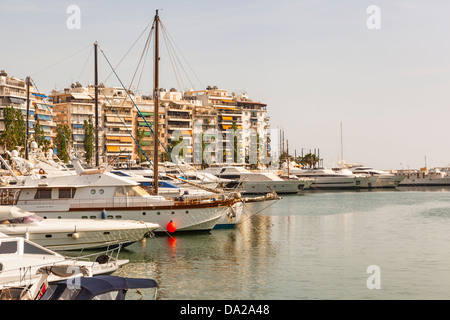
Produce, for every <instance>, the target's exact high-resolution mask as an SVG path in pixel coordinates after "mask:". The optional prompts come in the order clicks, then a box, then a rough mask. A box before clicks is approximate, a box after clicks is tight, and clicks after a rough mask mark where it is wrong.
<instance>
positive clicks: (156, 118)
mask: <svg viewBox="0 0 450 320" xmlns="http://www.w3.org/2000/svg"><path fill="white" fill-rule="evenodd" d="M158 33H159V16H158V10H156V15H155V82H154V86H155V87H154V90H153V97H154V101H155V112H154V113H153V114H154V128H155V130H154V141H153V142H154V147H153V185H154V188H155V194H158V136H159V34H158Z"/></svg>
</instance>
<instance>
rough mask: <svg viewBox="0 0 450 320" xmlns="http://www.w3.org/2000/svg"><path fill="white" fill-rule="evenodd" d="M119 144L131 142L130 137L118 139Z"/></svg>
mask: <svg viewBox="0 0 450 320" xmlns="http://www.w3.org/2000/svg"><path fill="white" fill-rule="evenodd" d="M120 142H133V138H132V137H120Z"/></svg>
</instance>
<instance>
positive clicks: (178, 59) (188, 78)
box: [162, 28, 195, 88]
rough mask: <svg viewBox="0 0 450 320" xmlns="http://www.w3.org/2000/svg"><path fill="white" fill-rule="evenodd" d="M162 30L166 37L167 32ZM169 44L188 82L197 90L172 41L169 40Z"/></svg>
mask: <svg viewBox="0 0 450 320" xmlns="http://www.w3.org/2000/svg"><path fill="white" fill-rule="evenodd" d="M162 30H163V32H162V34H163V35H165V32H166V30H165V29H164V28H163V29H162ZM167 39H168V38H167ZM167 42H168V43H169V45H170V47H171V48H172V50H173V53H174V55H175V57H176V58H177V61H178V63H179V64H180V67H181V69H182V70H183V71H184V74H185V76H186V78H187V80H188V81H189V82H190V84H191V86H192V88H195V86H194V84H193V83H192V81H191V79H190V77H189V75H188V74H187V72H186V70H185V69H184V66H183V64H182V63H181V61H180V58H179V57H178V55H177V52H176V50H175V49H174V47H173V45H172V42H171V41H170V39H168V41H167Z"/></svg>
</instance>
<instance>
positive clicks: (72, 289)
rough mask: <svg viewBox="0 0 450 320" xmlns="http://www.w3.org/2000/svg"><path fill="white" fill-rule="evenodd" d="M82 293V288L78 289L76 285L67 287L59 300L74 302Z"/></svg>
mask: <svg viewBox="0 0 450 320" xmlns="http://www.w3.org/2000/svg"><path fill="white" fill-rule="evenodd" d="M80 291H81V288H77V287H76V286H74V285H71V286H67V287H66V290H64V291H63V293H61V295H60V296H59V297H58V300H74V299H75V297H76V296H77V295H78V293H79V292H80Z"/></svg>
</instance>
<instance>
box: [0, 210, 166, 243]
mask: <svg viewBox="0 0 450 320" xmlns="http://www.w3.org/2000/svg"><path fill="white" fill-rule="evenodd" d="M158 227H159V225H157V224H155V223H150V222H143V221H134V220H111V219H95V220H93V219H43V218H42V217H40V216H39V215H37V214H35V213H34V212H29V211H25V210H23V209H20V208H18V207H16V206H9V205H4V206H0V232H2V233H4V234H6V235H9V236H21V237H25V238H26V239H28V240H31V241H33V242H35V243H37V244H39V245H41V246H44V247H46V248H49V249H52V250H80V249H98V248H106V247H111V246H113V245H119V244H121V245H122V247H125V246H127V245H130V244H132V243H134V242H136V241H139V240H142V239H143V238H144V237H146V235H147V234H149V235H150V234H152V232H153V231H154V230H155V229H157V228H158Z"/></svg>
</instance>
